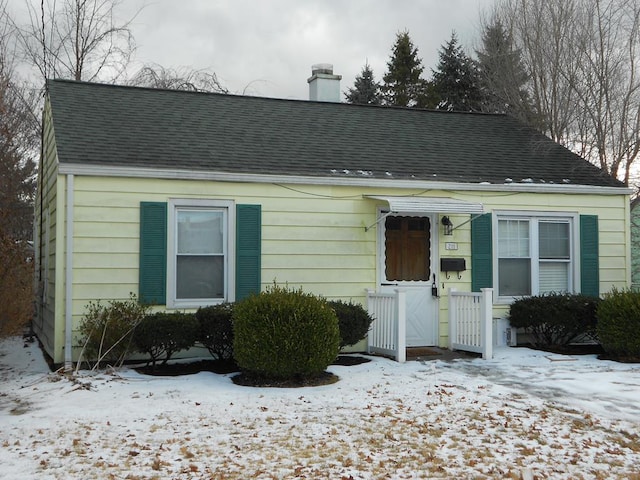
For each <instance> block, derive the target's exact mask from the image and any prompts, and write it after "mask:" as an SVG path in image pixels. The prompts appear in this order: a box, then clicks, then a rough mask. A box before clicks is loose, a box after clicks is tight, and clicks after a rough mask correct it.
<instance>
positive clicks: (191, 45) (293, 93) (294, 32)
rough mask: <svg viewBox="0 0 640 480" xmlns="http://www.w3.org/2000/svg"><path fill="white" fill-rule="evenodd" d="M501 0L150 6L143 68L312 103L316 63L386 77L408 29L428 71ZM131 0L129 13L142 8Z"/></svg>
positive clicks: (219, 1)
mask: <svg viewBox="0 0 640 480" xmlns="http://www.w3.org/2000/svg"><path fill="white" fill-rule="evenodd" d="M494 2H495V0H181V1H177V0H155V1H154V0H149V1H147V3H146V6H145V7H144V8H143V9H142V11H141V12H140V13H139V14H138V16H137V17H136V19H135V21H134V23H133V25H132V31H133V33H134V36H135V39H136V43H137V45H138V51H137V54H136V58H137V61H138V62H147V63H148V62H155V63H159V64H161V65H163V66H173V67H177V66H189V67H195V68H208V69H211V70H212V71H215V72H216V74H217V75H218V76H219V78H220V80H221V82H222V83H223V85H225V86H226V87H227V88H228V89H229V90H230V91H231V92H232V93H240V94H241V93H247V94H251V95H259V96H269V97H280V98H297V99H307V98H308V84H307V78H308V77H309V76H311V65H312V64H316V63H331V64H333V65H334V73H336V74H338V75H342V82H341V90H342V91H345V90H346V89H347V88H348V87H351V86H353V82H354V79H355V76H356V75H357V74H359V73H360V71H361V70H362V67H363V66H364V64H365V62H366V61H368V62H369V64H370V65H371V67H372V68H373V72H374V75H375V77H376V79H378V80H380V79H381V78H382V75H383V74H384V72H386V68H387V67H386V63H387V61H388V60H389V55H390V52H391V47H392V45H393V43H394V41H395V38H396V33H397V32H399V31H404V30H408V31H409V33H410V36H411V38H412V40H413V42H414V45H415V46H416V47H417V48H418V52H419V56H420V57H421V58H422V61H423V65H424V66H425V74H424V76H425V77H428V76H430V69H431V68H433V67H435V65H436V63H437V60H438V49H439V48H440V46H441V45H442V44H443V43H445V42H446V41H447V40H449V38H450V36H451V32H452V31H453V30H455V31H456V32H457V34H458V37H459V39H460V41H461V43H462V44H463V45H464V47H465V48H466V49H468V50H471V49H472V48H473V47H475V46H476V45H477V42H478V39H479V37H480V31H479V27H478V25H479V16H480V11H481V10H487V9H489V8H490V7H491V6H492V5H493V4H494ZM134 3H135V2H132V1H131V0H127V3H126V4H125V8H126V9H127V10H128V9H131V11H134V10H135V6H134Z"/></svg>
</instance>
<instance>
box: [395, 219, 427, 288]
mask: <svg viewBox="0 0 640 480" xmlns="http://www.w3.org/2000/svg"><path fill="white" fill-rule="evenodd" d="M430 270H431V236H430V224H429V219H428V218H426V217H396V216H392V217H387V219H386V221H385V277H386V280H387V281H427V280H429V278H430Z"/></svg>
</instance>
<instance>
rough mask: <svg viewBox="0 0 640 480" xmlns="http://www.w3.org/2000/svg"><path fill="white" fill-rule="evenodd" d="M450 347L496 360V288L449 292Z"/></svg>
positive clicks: (452, 290) (450, 290) (453, 290)
mask: <svg viewBox="0 0 640 480" xmlns="http://www.w3.org/2000/svg"><path fill="white" fill-rule="evenodd" d="M449 347H450V348H451V349H452V350H465V351H468V352H476V353H481V354H482V358H486V359H490V358H493V289H492V288H483V289H481V291H480V292H458V291H456V290H455V289H453V288H451V289H449Z"/></svg>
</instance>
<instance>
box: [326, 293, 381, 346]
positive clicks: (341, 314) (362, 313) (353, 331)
mask: <svg viewBox="0 0 640 480" xmlns="http://www.w3.org/2000/svg"><path fill="white" fill-rule="evenodd" d="M327 303H328V304H329V306H330V307H331V308H333V311H334V312H336V316H337V317H338V327H339V329H340V348H342V347H347V346H350V345H355V344H356V343H358V342H359V341H360V340H362V339H363V338H364V337H365V336H366V335H367V332H369V327H371V322H373V318H372V317H371V316H370V315H369V313H368V312H367V311H366V310H365V309H364V307H363V306H362V305H360V304H359V303H352V302H348V303H347V302H343V301H342V300H333V301H329V302H327Z"/></svg>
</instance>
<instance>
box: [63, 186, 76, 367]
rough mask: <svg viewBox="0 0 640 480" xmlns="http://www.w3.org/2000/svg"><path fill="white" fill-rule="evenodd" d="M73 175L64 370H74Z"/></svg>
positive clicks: (69, 193) (68, 214)
mask: <svg viewBox="0 0 640 480" xmlns="http://www.w3.org/2000/svg"><path fill="white" fill-rule="evenodd" d="M73 190H74V187H73V175H67V208H66V217H67V225H66V227H67V228H66V233H65V241H66V242H65V243H66V255H65V269H64V271H65V284H64V289H65V291H64V370H65V372H69V371H71V370H73V352H72V348H73V346H72V343H73V341H72V340H73V301H72V300H73V297H72V294H73V204H74V195H73V194H74V191H73Z"/></svg>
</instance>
